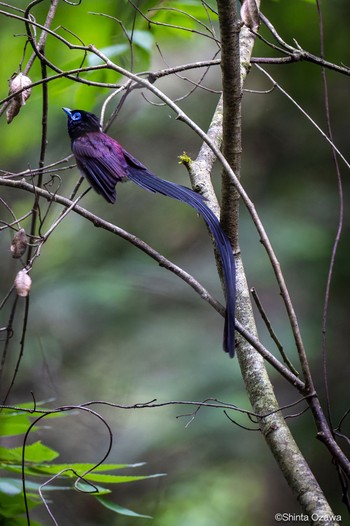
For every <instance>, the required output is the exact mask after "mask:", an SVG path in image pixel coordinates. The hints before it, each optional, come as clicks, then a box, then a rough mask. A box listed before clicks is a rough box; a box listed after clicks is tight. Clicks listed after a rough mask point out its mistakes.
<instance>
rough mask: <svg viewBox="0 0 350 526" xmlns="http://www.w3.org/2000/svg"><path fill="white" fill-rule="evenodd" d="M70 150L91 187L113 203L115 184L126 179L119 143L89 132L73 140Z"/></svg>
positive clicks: (124, 164)
mask: <svg viewBox="0 0 350 526" xmlns="http://www.w3.org/2000/svg"><path fill="white" fill-rule="evenodd" d="M72 150H73V153H74V155H75V158H76V159H77V164H78V168H79V169H80V170H81V171H82V173H83V174H84V175H85V176H86V178H87V180H88V182H89V183H90V184H91V186H92V187H93V189H94V190H95V191H96V192H97V193H98V194H101V195H103V197H104V198H105V199H106V200H107V201H108V202H110V203H114V202H115V200H116V191H115V185H116V184H117V182H118V181H122V180H125V179H126V169H127V165H126V162H125V159H124V157H123V153H122V148H121V146H120V145H119V143H117V142H116V141H114V140H113V139H112V138H111V137H109V136H108V135H105V134H103V133H100V132H90V133H86V134H85V135H82V136H81V137H79V138H78V139H76V140H75V141H73V145H72Z"/></svg>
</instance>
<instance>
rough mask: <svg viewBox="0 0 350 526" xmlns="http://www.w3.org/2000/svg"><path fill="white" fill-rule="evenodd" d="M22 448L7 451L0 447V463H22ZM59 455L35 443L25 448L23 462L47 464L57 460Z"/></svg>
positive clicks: (39, 443)
mask: <svg viewBox="0 0 350 526" xmlns="http://www.w3.org/2000/svg"><path fill="white" fill-rule="evenodd" d="M22 450H23V449H22V447H15V448H13V449H8V448H5V447H0V460H1V461H12V462H22ZM58 456H59V454H58V453H57V451H54V450H53V449H51V448H49V447H47V446H44V445H43V444H42V443H41V442H40V441H38V442H35V443H34V444H31V445H29V446H26V448H25V462H34V463H41V462H49V461H50V460H53V459H55V458H57V457H58Z"/></svg>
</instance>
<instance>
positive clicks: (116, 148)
mask: <svg viewBox="0 0 350 526" xmlns="http://www.w3.org/2000/svg"><path fill="white" fill-rule="evenodd" d="M63 109H64V111H65V112H66V114H67V115H68V133H69V136H70V138H71V140H72V151H73V153H74V156H75V158H76V161H77V165H78V168H79V170H80V171H81V172H82V174H83V175H84V176H85V177H86V179H87V180H88V182H89V183H90V185H91V186H92V188H93V189H94V190H95V191H96V192H97V193H98V194H100V195H102V196H103V197H104V198H105V199H106V201H108V202H109V203H114V202H115V200H116V190H115V187H116V184H117V183H118V182H123V181H127V180H131V181H133V182H134V183H136V184H137V185H138V186H140V187H141V188H143V189H144V190H148V191H149V192H154V193H159V194H162V195H165V196H168V197H171V198H173V199H177V200H178V201H182V202H184V203H187V204H188V205H190V206H191V207H192V208H194V209H195V210H197V212H199V214H201V215H202V217H203V219H204V220H205V222H206V223H207V225H208V227H209V229H210V231H211V233H212V235H213V238H214V240H215V244H216V247H217V250H218V252H219V254H220V257H221V262H222V269H223V274H224V278H225V288H226V316H225V329H224V342H223V346H224V350H225V352H227V353H229V355H230V356H231V357H233V356H234V349H235V303H236V271H235V260H234V256H233V253H232V248H231V244H230V241H229V239H228V237H227V236H226V234H225V233H224V231H223V230H222V228H221V226H220V223H219V221H218V219H217V217H216V216H215V214H214V213H213V212H212V211H211V210H210V208H208V206H207V205H206V204H205V200H204V198H203V197H202V196H201V195H200V194H197V193H196V192H194V191H193V190H191V189H190V188H187V187H185V186H181V185H178V184H175V183H172V182H170V181H166V180H164V179H161V178H160V177H157V176H155V175H154V174H153V173H152V172H150V171H149V170H148V169H147V168H146V167H145V166H144V165H143V164H142V163H140V161H138V160H137V159H135V157H133V156H132V155H131V154H130V153H128V152H127V151H126V150H124V148H123V147H122V146H121V145H120V144H119V143H118V142H117V141H115V140H114V139H112V137H109V135H106V134H105V133H103V132H102V131H101V129H100V124H99V120H98V118H97V117H96V115H94V114H93V113H89V112H86V111H84V110H69V109H68V108H63Z"/></svg>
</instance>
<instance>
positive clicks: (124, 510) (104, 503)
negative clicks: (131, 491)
mask: <svg viewBox="0 0 350 526" xmlns="http://www.w3.org/2000/svg"><path fill="white" fill-rule="evenodd" d="M96 499H97V500H98V502H99V503H100V504H102V506H104V507H105V508H107V509H109V510H111V511H114V513H119V514H120V515H126V516H128V517H141V518H144V519H152V517H151V516H150V515H141V514H140V513H136V511H132V510H128V509H127V508H122V507H121V506H118V504H114V502H110V501H109V500H106V499H102V498H101V497H96Z"/></svg>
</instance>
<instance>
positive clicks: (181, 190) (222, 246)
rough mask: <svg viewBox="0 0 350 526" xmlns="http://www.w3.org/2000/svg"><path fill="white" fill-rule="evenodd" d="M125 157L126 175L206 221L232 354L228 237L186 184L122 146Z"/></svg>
mask: <svg viewBox="0 0 350 526" xmlns="http://www.w3.org/2000/svg"><path fill="white" fill-rule="evenodd" d="M123 154H124V158H125V159H126V161H127V176H128V178H129V179H130V180H131V181H133V182H134V183H136V184H137V185H138V186H141V187H142V188H144V189H145V190H148V191H150V192H156V193H159V194H163V195H166V196H168V197H172V198H173V199H177V200H178V201H182V202H184V203H187V204H188V205H190V206H192V208H194V209H195V210H197V212H199V214H201V215H202V217H203V219H204V220H205V222H206V223H207V225H208V227H209V229H210V231H211V233H212V235H213V238H214V240H215V245H216V248H217V250H218V252H219V254H220V258H221V262H222V270H223V274H224V278H225V286H226V316H225V329H224V350H225V351H226V352H228V353H229V354H230V356H231V357H233V356H234V348H235V307H236V267H235V260H234V255H233V252H232V247H231V244H230V241H229V239H228V237H227V236H226V234H225V233H224V231H223V230H222V228H221V226H220V223H219V221H218V219H217V217H216V216H215V214H214V213H213V212H212V211H211V210H210V208H208V206H207V205H206V204H205V199H204V197H203V196H201V195H200V194H197V193H196V192H194V191H193V190H191V189H190V188H187V187H186V186H181V185H178V184H175V183H172V182H170V181H166V180H165V179H161V178H160V177H157V176H156V175H154V174H153V173H152V172H150V171H149V170H148V169H147V168H146V167H145V166H144V165H143V164H142V163H140V161H138V160H137V159H135V157H133V156H132V155H131V154H129V153H128V152H127V151H125V150H124V149H123Z"/></svg>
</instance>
